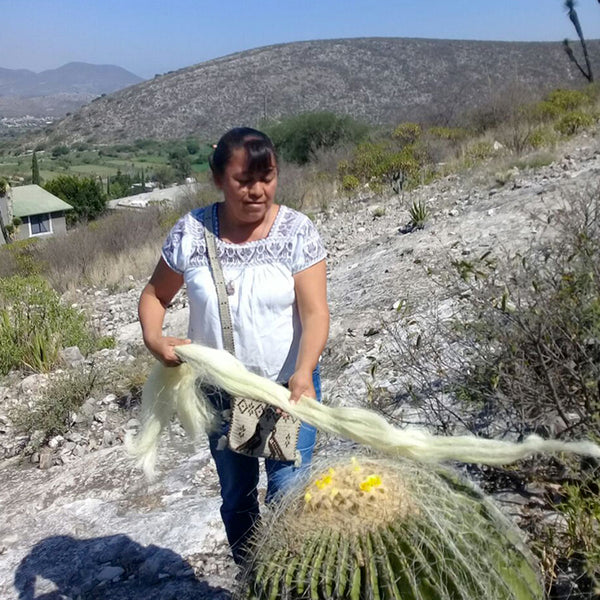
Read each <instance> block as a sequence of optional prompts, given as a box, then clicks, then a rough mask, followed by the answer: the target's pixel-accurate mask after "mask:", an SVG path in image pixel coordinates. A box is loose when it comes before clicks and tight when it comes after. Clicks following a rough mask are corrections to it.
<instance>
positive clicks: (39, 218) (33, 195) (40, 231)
mask: <svg viewBox="0 0 600 600" xmlns="http://www.w3.org/2000/svg"><path fill="white" fill-rule="evenodd" d="M68 210H73V207H72V206H71V205H70V204H67V203H66V202H64V201H63V200H61V199H60V198H58V197H57V196H55V195H54V194H51V193H50V192H47V191H46V190H45V189H44V188H41V187H40V186H39V185H35V184H33V185H21V186H16V187H12V188H9V190H8V194H7V195H5V196H4V197H0V213H1V214H2V217H3V219H4V222H5V224H6V225H8V224H10V223H13V222H14V219H17V223H19V222H20V224H19V225H18V227H17V228H16V231H15V235H14V239H16V240H25V239H27V238H30V237H38V236H42V237H43V236H49V235H56V234H60V233H64V232H65V231H66V230H67V226H66V222H65V212H66V211H68ZM3 243H4V239H2V236H0V244H3Z"/></svg>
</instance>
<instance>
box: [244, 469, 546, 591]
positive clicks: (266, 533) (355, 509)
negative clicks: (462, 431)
mask: <svg viewBox="0 0 600 600" xmlns="http://www.w3.org/2000/svg"><path fill="white" fill-rule="evenodd" d="M250 555H251V556H252V557H253V558H252V559H251V562H250V564H249V565H248V567H247V570H246V572H245V575H244V578H243V581H242V586H241V589H240V590H239V592H238V597H243V598H252V599H257V600H262V599H269V600H275V599H279V598H289V599H301V598H307V599H311V600H318V599H332V600H336V599H348V600H363V599H364V600H366V599H374V600H400V599H402V600H426V599H427V600H445V599H450V598H451V599H456V600H467V599H469V600H471V599H474V598H478V599H483V598H485V599H486V600H509V599H514V600H531V599H539V598H542V597H543V592H542V587H541V584H540V579H539V573H538V569H537V568H536V566H535V563H534V561H533V559H532V557H531V555H530V553H529V552H528V550H527V549H526V547H525V545H524V543H523V541H522V539H521V537H520V535H519V534H518V533H517V530H516V528H515V527H514V526H513V525H512V524H511V523H510V522H509V521H508V520H507V519H506V518H505V517H504V516H503V515H502V514H501V513H500V512H499V510H498V509H497V508H496V507H495V506H494V505H493V504H492V503H491V502H490V501H489V500H487V499H486V498H485V497H484V496H483V495H482V494H481V492H479V491H478V490H477V489H476V488H474V487H473V486H472V485H471V484H469V483H467V482H465V481H463V480H462V479H460V478H459V477H458V476H457V475H455V474H454V473H453V472H451V471H444V470H440V469H438V468H436V469H432V468H429V467H424V466H423V465H418V464H416V463H412V462H408V461H396V462H388V461H383V460H375V459H363V460H361V461H360V462H359V461H357V460H356V459H352V460H351V461H348V460H345V461H344V462H341V463H336V464H332V465H330V466H328V467H326V468H325V470H324V471H323V472H322V473H321V474H320V475H319V476H317V477H314V478H313V479H312V480H311V481H310V482H309V483H308V484H307V485H306V486H305V487H303V488H299V489H296V490H294V491H292V492H290V494H288V496H287V497H285V498H283V500H282V502H281V504H280V508H279V509H278V510H277V511H275V512H274V513H273V515H272V516H271V517H270V518H268V519H265V520H264V521H263V523H262V525H261V527H260V528H259V530H258V531H257V533H256V535H255V537H254V541H253V549H252V552H251V553H250Z"/></svg>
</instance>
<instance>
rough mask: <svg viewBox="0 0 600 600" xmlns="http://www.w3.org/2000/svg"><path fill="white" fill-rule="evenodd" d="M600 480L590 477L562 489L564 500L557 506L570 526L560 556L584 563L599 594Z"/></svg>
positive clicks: (589, 577)
mask: <svg viewBox="0 0 600 600" xmlns="http://www.w3.org/2000/svg"><path fill="white" fill-rule="evenodd" d="M599 491H600V478H598V477H596V478H594V477H593V476H591V477H590V476H588V477H587V478H585V479H584V480H583V481H581V482H577V483H570V484H567V485H565V486H563V488H562V493H563V495H564V496H563V500H562V501H561V502H560V503H558V504H557V505H556V508H557V510H558V511H560V512H561V513H562V514H563V515H564V517H565V519H566V524H567V530H566V532H565V535H564V536H561V537H562V542H564V544H565V545H564V546H562V544H561V546H562V548H561V550H562V552H561V554H564V555H565V556H566V558H567V559H573V558H575V559H580V560H582V561H583V564H584V568H585V573H586V575H587V577H588V580H589V581H590V582H591V583H592V584H593V585H594V587H595V593H599V592H600V497H599V496H598V492H599Z"/></svg>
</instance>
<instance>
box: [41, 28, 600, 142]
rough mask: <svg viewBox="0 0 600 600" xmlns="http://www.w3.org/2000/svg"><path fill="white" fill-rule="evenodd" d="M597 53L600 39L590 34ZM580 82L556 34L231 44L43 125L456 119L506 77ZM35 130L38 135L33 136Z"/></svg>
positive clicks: (129, 134) (62, 132)
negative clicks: (311, 114)
mask: <svg viewBox="0 0 600 600" xmlns="http://www.w3.org/2000/svg"><path fill="white" fill-rule="evenodd" d="M589 49H590V54H591V59H592V62H593V63H596V64H598V63H600V41H598V40H597V41H592V42H590V43H589ZM515 82H518V83H519V84H520V85H522V86H523V87H527V88H528V89H533V90H536V91H540V90H541V91H543V90H546V89H550V88H556V87H560V86H566V87H573V86H577V85H580V84H581V83H582V78H581V75H580V74H579V73H578V71H577V70H576V67H575V66H574V65H573V64H572V63H571V62H569V60H568V59H567V57H566V56H565V53H564V51H563V48H562V44H561V43H559V42H527V43H524V42H483V41H458V40H429V39H405V38H360V39H340V40H321V41H308V42H295V43H289V44H282V45H275V46H267V47H263V48H257V49H254V50H250V51H246V52H241V53H237V54H232V55H230V56H225V57H223V58H219V59H215V60H211V61H208V62H205V63H201V64H198V65H195V66H191V67H188V68H185V69H181V70H178V71H175V72H173V73H169V74H166V75H162V76H157V77H155V78H154V79H152V80H149V81H145V82H143V83H140V84H138V85H135V86H133V87H130V88H127V89H124V90H121V91H119V92H116V93H114V94H111V95H110V96H107V97H105V98H100V99H97V100H96V101H94V102H93V103H91V104H89V105H87V106H85V107H83V108H82V109H81V110H79V111H78V112H77V113H75V114H73V115H71V116H69V117H67V118H66V119H64V120H63V121H61V122H60V123H58V124H56V125H55V126H53V127H52V128H50V129H47V130H46V133H45V136H49V141H50V142H67V143H70V142H75V141H86V142H88V143H111V142H116V141H131V140H135V139H138V138H157V139H173V138H180V137H183V136H187V135H197V136H201V137H205V138H207V137H216V136H218V135H219V134H220V133H221V132H223V131H224V130H226V129H227V128H229V127H232V126H235V125H238V124H240V123H244V124H248V125H257V124H258V123H259V122H260V121H261V120H262V119H264V118H265V117H266V118H270V119H276V118H279V117H281V116H285V115H290V114H294V113H298V112H303V111H315V110H332V111H335V112H337V113H345V114H349V115H352V116H354V117H357V118H360V119H364V120H365V121H368V122H370V123H376V124H391V123H398V122H399V121H402V120H412V119H420V118H425V117H432V116H436V115H437V116H439V117H440V118H441V119H446V120H447V119H452V118H453V117H455V116H456V115H459V114H461V113H463V112H464V111H465V110H467V109H469V108H472V107H475V106H478V105H481V104H482V103H485V102H489V101H491V100H492V99H493V98H497V97H498V95H499V94H501V93H502V92H504V93H506V89H507V86H510V85H512V84H514V83H515ZM37 139H38V140H40V139H41V138H37Z"/></svg>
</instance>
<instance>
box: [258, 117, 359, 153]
mask: <svg viewBox="0 0 600 600" xmlns="http://www.w3.org/2000/svg"><path fill="white" fill-rule="evenodd" d="M263 129H264V130H265V132H266V133H267V134H268V135H269V137H270V138H271V139H272V140H273V143H274V144H275V147H276V148H277V151H278V153H279V154H280V155H281V158H283V159H285V160H288V161H291V162H295V163H298V164H305V163H307V162H308V161H309V160H311V157H312V155H313V154H314V152H315V151H316V150H318V149H320V148H334V147H336V146H338V145H341V144H347V143H356V142H358V141H360V140H361V139H364V137H365V135H366V134H367V131H368V127H367V126H366V125H364V124H362V123H359V122H358V121H356V120H354V119H353V118H351V117H348V116H340V115H336V114H334V113H331V112H314V113H303V114H300V115H297V116H294V117H289V118H287V119H284V120H282V121H281V122H280V123H277V124H269V123H267V124H265V125H264V126H263Z"/></svg>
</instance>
